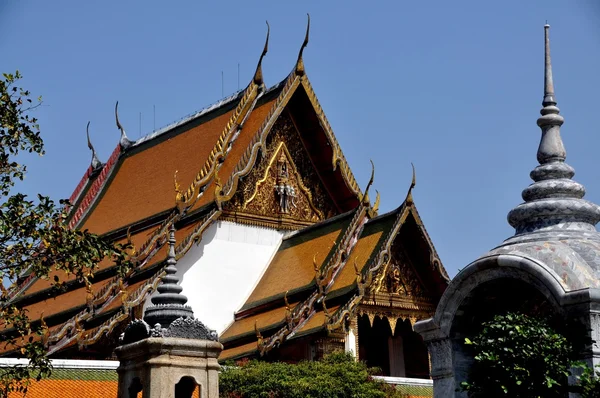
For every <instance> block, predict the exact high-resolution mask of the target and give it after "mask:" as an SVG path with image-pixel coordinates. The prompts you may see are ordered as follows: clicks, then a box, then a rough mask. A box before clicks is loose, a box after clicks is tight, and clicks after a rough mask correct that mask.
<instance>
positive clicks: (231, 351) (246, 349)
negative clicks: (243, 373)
mask: <svg viewBox="0 0 600 398" xmlns="http://www.w3.org/2000/svg"><path fill="white" fill-rule="evenodd" d="M256 352H258V345H257V342H256V341H253V342H251V343H248V344H244V345H241V346H238V347H232V348H227V349H226V350H223V351H222V352H221V355H219V361H226V360H228V359H235V358H238V357H242V356H248V355H250V354H254V353H256Z"/></svg>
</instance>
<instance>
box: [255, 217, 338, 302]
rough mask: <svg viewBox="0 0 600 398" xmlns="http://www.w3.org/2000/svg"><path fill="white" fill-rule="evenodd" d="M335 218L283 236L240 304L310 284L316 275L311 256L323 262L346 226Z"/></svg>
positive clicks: (258, 300)
mask: <svg viewBox="0 0 600 398" xmlns="http://www.w3.org/2000/svg"><path fill="white" fill-rule="evenodd" d="M337 221H338V222H334V223H327V224H326V225H324V226H319V228H316V229H314V228H311V227H309V228H311V231H310V232H311V233H299V234H298V235H295V236H292V237H290V238H288V239H286V240H284V241H283V242H282V243H281V246H280V247H279V250H278V251H277V253H275V256H274V257H273V260H272V261H271V263H270V264H269V266H268V268H267V270H266V271H265V273H264V275H263V276H262V278H261V279H260V282H259V283H258V285H257V286H256V288H255V289H254V290H253V291H252V294H251V295H250V297H249V298H248V300H247V301H246V304H244V307H243V308H247V307H249V306H251V304H253V303H257V302H261V301H263V300H265V299H267V298H269V297H273V296H276V295H280V294H283V293H285V292H286V291H288V290H289V291H293V290H294V289H298V288H300V287H303V286H307V285H309V284H310V283H311V282H312V281H313V279H314V278H315V270H314V265H313V256H315V257H316V261H317V264H318V265H320V264H322V263H323V261H324V260H325V258H327V256H328V254H329V252H330V251H331V249H332V248H333V246H334V245H335V242H336V241H337V239H338V237H339V236H340V234H341V232H342V231H343V230H344V228H345V223H343V222H339V221H340V220H337Z"/></svg>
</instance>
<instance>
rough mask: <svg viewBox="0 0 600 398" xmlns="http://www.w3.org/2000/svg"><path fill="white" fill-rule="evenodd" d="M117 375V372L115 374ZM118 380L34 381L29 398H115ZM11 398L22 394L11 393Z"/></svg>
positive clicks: (20, 397)
mask: <svg viewBox="0 0 600 398" xmlns="http://www.w3.org/2000/svg"><path fill="white" fill-rule="evenodd" d="M115 373H116V372H115ZM117 386H118V383H117V381H116V380H77V379H75V380H60V379H59V380H56V379H42V380H40V381H34V382H32V384H31V385H30V386H29V388H28V390H27V395H25V396H26V397H27V398H81V397H85V398H114V397H116V396H117ZM9 397H10V398H22V397H23V394H22V393H11V394H9Z"/></svg>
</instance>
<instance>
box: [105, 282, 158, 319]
mask: <svg viewBox="0 0 600 398" xmlns="http://www.w3.org/2000/svg"><path fill="white" fill-rule="evenodd" d="M146 282H147V280H146V279H144V280H141V281H139V282H136V283H134V284H132V285H129V286H127V287H126V288H125V290H126V291H127V295H131V294H132V293H133V292H135V291H136V290H137V289H138V288H139V287H140V286H142V285H143V284H144V283H146ZM121 305H123V301H122V300H121V298H120V297H114V298H113V300H112V301H111V302H110V303H109V304H108V305H107V306H106V307H104V308H102V310H101V311H98V313H97V314H96V315H100V314H104V313H105V312H107V311H110V310H112V309H114V308H118V307H120V306H121Z"/></svg>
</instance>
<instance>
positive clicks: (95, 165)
mask: <svg viewBox="0 0 600 398" xmlns="http://www.w3.org/2000/svg"><path fill="white" fill-rule="evenodd" d="M85 133H86V135H87V144H88V148H90V151H92V172H95V171H97V170H99V169H101V168H102V166H103V164H102V162H101V161H100V159H98V155H97V154H96V150H95V149H94V146H93V145H92V141H91V140H90V122H88V123H87V126H86V128H85Z"/></svg>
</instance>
